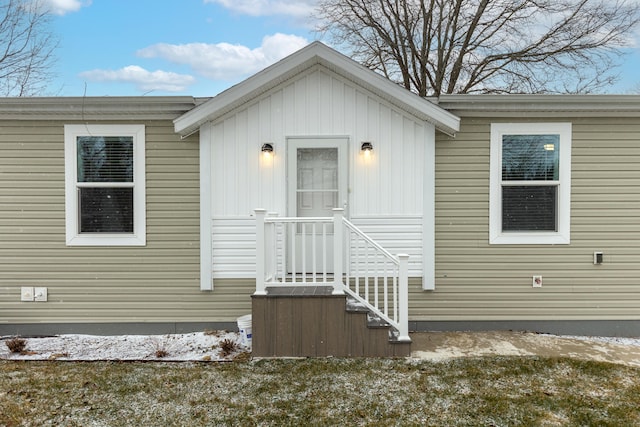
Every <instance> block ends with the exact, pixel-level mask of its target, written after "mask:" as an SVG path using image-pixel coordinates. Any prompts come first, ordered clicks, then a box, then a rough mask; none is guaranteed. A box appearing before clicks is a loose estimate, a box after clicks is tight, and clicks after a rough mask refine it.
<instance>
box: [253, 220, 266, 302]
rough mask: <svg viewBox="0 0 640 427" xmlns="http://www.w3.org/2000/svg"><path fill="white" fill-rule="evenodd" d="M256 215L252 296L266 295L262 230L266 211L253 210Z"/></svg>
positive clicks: (263, 233)
mask: <svg viewBox="0 0 640 427" xmlns="http://www.w3.org/2000/svg"><path fill="white" fill-rule="evenodd" d="M254 212H255V213H256V292H255V294H254V295H266V294H267V288H266V286H265V262H266V256H265V251H266V239H265V230H264V218H265V216H266V214H267V210H266V209H255V210H254Z"/></svg>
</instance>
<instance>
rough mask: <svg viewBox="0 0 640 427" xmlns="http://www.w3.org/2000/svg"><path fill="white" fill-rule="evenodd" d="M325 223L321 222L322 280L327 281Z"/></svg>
mask: <svg viewBox="0 0 640 427" xmlns="http://www.w3.org/2000/svg"><path fill="white" fill-rule="evenodd" d="M327 249H328V248H327V224H326V223H324V222H323V223H322V282H323V283H327V252H328V251H327Z"/></svg>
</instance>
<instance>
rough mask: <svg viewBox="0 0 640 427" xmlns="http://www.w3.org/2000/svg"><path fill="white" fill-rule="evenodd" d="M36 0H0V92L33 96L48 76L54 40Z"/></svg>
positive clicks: (51, 63) (42, 86)
mask: <svg viewBox="0 0 640 427" xmlns="http://www.w3.org/2000/svg"><path fill="white" fill-rule="evenodd" d="M49 18H50V14H49V12H48V10H47V9H46V8H45V7H44V4H43V2H42V1H40V0H0V94H2V95H5V96H33V95H36V94H39V93H41V92H42V91H43V90H44V88H45V85H46V84H47V83H48V82H49V81H50V80H51V78H52V75H53V74H52V66H53V63H54V56H53V52H54V50H55V48H56V47H57V40H56V39H55V38H54V37H53V36H52V33H51V32H50V31H49V23H50V19H49Z"/></svg>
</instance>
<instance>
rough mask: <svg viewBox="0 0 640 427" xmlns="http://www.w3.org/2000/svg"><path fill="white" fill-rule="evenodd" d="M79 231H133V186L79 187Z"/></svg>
mask: <svg viewBox="0 0 640 427" xmlns="http://www.w3.org/2000/svg"><path fill="white" fill-rule="evenodd" d="M78 193H79V194H78V198H79V202H80V208H79V210H80V232H81V233H133V188H79V189H78Z"/></svg>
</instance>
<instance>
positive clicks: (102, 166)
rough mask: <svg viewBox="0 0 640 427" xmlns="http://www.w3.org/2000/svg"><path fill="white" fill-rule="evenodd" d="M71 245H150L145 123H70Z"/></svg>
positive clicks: (67, 139)
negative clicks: (147, 212)
mask: <svg viewBox="0 0 640 427" xmlns="http://www.w3.org/2000/svg"><path fill="white" fill-rule="evenodd" d="M64 133H65V181H66V183H65V184H66V185H65V198H66V200H65V202H66V236H67V245H69V246H101V245H104V246H115V245H124V246H143V245H145V243H146V232H145V229H146V225H145V222H146V212H145V169H144V166H145V158H144V154H145V128H144V125H66V126H65V127H64Z"/></svg>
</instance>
